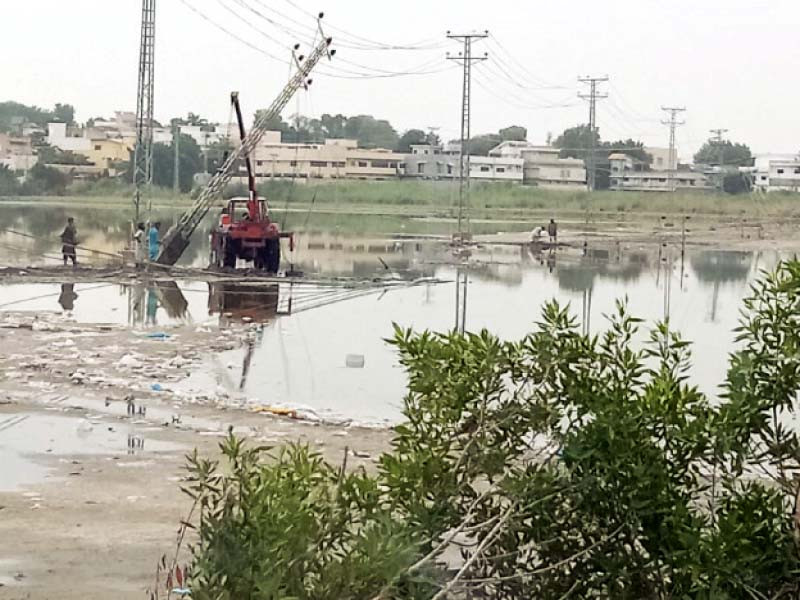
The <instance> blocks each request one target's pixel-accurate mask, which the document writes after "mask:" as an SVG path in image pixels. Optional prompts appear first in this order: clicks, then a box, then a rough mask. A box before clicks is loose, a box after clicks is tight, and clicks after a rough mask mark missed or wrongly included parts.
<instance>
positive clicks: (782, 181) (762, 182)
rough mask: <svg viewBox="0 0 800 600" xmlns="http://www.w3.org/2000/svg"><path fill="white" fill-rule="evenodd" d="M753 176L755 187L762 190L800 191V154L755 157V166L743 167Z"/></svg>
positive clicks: (744, 170)
mask: <svg viewBox="0 0 800 600" xmlns="http://www.w3.org/2000/svg"><path fill="white" fill-rule="evenodd" d="M740 171H742V172H743V173H747V174H749V175H750V177H751V178H752V183H753V189H754V190H758V191H762V192H800V156H797V155H792V154H766V155H760V156H756V157H755V161H754V166H753V167H742V168H741V169H740Z"/></svg>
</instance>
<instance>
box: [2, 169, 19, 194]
mask: <svg viewBox="0 0 800 600" xmlns="http://www.w3.org/2000/svg"><path fill="white" fill-rule="evenodd" d="M19 191H20V185H19V181H18V180H17V176H16V175H15V174H14V171H12V170H11V169H9V168H8V167H7V166H6V165H0V196H16V195H17V194H19Z"/></svg>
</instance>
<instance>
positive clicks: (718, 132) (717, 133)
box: [709, 129, 728, 191]
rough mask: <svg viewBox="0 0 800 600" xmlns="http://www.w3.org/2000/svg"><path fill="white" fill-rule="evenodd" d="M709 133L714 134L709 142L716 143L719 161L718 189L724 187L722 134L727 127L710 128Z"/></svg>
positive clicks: (726, 131) (725, 131)
mask: <svg viewBox="0 0 800 600" xmlns="http://www.w3.org/2000/svg"><path fill="white" fill-rule="evenodd" d="M711 133H713V134H714V137H713V138H712V139H710V140H709V141H710V142H714V143H716V145H717V154H718V157H717V160H718V162H719V189H720V191H722V190H723V188H724V187H725V173H724V166H725V146H724V145H723V143H724V140H723V139H722V136H723V135H724V134H726V133H728V130H727V129H712V130H711Z"/></svg>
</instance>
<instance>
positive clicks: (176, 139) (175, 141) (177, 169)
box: [172, 121, 181, 194]
mask: <svg viewBox="0 0 800 600" xmlns="http://www.w3.org/2000/svg"><path fill="white" fill-rule="evenodd" d="M172 146H173V147H174V150H175V165H174V166H173V168H172V191H173V192H175V193H176V194H178V193H180V191H181V126H180V125H179V124H178V122H177V121H176V122H175V126H174V128H173V130H172Z"/></svg>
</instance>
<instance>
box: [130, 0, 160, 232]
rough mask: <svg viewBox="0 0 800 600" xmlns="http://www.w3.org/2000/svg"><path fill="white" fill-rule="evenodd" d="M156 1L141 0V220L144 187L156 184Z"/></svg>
mask: <svg viewBox="0 0 800 600" xmlns="http://www.w3.org/2000/svg"><path fill="white" fill-rule="evenodd" d="M155 46H156V0H142V32H141V41H140V46H139V83H138V88H137V98H136V145H135V146H134V150H133V185H134V188H135V190H136V191H135V192H134V199H133V203H134V209H135V221H134V222H136V223H138V222H139V220H140V215H141V200H142V190H143V189H144V188H146V187H147V186H149V185H150V184H151V183H153V100H154V89H155V86H154V81H155Z"/></svg>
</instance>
